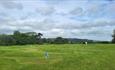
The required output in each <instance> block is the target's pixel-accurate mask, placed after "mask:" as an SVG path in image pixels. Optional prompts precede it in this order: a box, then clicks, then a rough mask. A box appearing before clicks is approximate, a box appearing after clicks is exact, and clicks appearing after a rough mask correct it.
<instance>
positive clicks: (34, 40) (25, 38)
mask: <svg viewBox="0 0 115 70" xmlns="http://www.w3.org/2000/svg"><path fill="white" fill-rule="evenodd" d="M41 36H43V34H41V33H38V34H37V33H35V32H27V33H20V32H19V31H14V33H13V35H5V34H4V35H0V45H26V44H41V43H42V39H41Z"/></svg>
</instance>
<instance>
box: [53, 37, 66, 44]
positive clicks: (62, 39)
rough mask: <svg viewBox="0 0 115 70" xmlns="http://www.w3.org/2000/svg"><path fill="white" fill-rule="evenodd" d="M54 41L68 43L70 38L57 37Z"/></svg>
mask: <svg viewBox="0 0 115 70" xmlns="http://www.w3.org/2000/svg"><path fill="white" fill-rule="evenodd" d="M54 43H56V44H65V43H68V39H64V38H62V37H57V38H56V39H55V40H54Z"/></svg>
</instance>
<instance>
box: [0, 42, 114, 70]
mask: <svg viewBox="0 0 115 70" xmlns="http://www.w3.org/2000/svg"><path fill="white" fill-rule="evenodd" d="M45 51H48V52H49V58H48V59H46V58H45V56H44V53H45ZM0 70H115V45H113V44H88V45H87V46H86V45H83V44H65V45H26V46H0Z"/></svg>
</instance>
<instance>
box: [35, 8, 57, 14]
mask: <svg viewBox="0 0 115 70" xmlns="http://www.w3.org/2000/svg"><path fill="white" fill-rule="evenodd" d="M36 12H38V14H42V15H51V14H53V13H54V12H55V8H54V7H39V8H37V9H36Z"/></svg>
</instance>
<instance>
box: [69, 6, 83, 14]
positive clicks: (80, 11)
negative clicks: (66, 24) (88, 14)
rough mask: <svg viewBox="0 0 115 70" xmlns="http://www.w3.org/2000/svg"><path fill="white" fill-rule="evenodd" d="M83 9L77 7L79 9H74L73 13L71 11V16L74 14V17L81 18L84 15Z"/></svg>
mask: <svg viewBox="0 0 115 70" xmlns="http://www.w3.org/2000/svg"><path fill="white" fill-rule="evenodd" d="M83 12H84V11H83V9H82V8H80V7H77V8H75V9H73V10H72V11H70V14H72V15H76V16H81V15H83Z"/></svg>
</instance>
